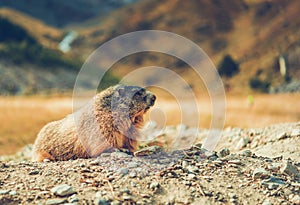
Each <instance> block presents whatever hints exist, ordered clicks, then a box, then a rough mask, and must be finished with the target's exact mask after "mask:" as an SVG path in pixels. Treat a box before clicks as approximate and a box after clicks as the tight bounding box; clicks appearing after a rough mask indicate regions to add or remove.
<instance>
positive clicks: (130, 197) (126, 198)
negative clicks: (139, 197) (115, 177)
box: [123, 194, 132, 200]
mask: <svg viewBox="0 0 300 205" xmlns="http://www.w3.org/2000/svg"><path fill="white" fill-rule="evenodd" d="M123 199H124V200H131V199H132V196H130V195H128V194H125V195H124V196H123Z"/></svg>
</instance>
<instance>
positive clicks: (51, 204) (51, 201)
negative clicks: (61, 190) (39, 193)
mask: <svg viewBox="0 0 300 205" xmlns="http://www.w3.org/2000/svg"><path fill="white" fill-rule="evenodd" d="M66 201H67V199H64V198H56V199H48V200H47V201H46V205H54V204H62V203H64V202H66Z"/></svg>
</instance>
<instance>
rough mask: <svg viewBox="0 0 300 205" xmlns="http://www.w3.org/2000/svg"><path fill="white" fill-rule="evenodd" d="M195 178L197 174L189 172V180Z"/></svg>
mask: <svg viewBox="0 0 300 205" xmlns="http://www.w3.org/2000/svg"><path fill="white" fill-rule="evenodd" d="M195 178H196V175H195V174H188V176H187V179H188V180H192V179H195Z"/></svg>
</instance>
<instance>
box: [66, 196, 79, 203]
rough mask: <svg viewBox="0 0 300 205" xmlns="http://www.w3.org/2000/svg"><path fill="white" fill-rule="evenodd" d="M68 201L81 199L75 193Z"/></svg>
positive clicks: (72, 201) (73, 201)
mask: <svg viewBox="0 0 300 205" xmlns="http://www.w3.org/2000/svg"><path fill="white" fill-rule="evenodd" d="M68 201H69V202H70V203H75V202H78V201H79V199H78V197H77V195H76V194H73V195H72V196H70V197H69V199H68Z"/></svg>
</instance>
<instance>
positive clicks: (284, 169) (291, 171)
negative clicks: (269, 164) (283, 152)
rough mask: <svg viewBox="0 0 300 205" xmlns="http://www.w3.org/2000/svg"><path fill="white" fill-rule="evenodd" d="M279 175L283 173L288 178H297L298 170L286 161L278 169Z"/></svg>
mask: <svg viewBox="0 0 300 205" xmlns="http://www.w3.org/2000/svg"><path fill="white" fill-rule="evenodd" d="M280 173H282V174H283V173H285V174H288V175H290V176H299V170H298V168H297V167H296V166H295V165H293V164H292V163H291V162H290V161H288V160H286V161H284V162H283V164H282V166H281V168H280Z"/></svg>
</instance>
